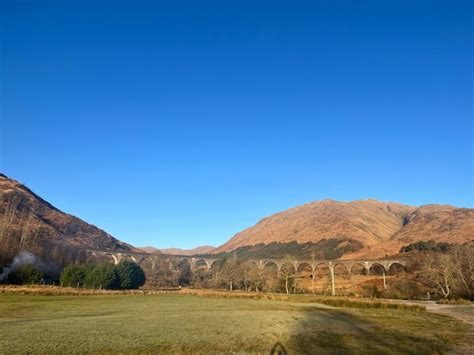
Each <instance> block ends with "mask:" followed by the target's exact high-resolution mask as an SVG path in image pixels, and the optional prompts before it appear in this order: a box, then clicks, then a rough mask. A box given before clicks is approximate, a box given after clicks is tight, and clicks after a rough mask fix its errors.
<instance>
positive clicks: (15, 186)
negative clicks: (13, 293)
mask: <svg viewBox="0 0 474 355" xmlns="http://www.w3.org/2000/svg"><path fill="white" fill-rule="evenodd" d="M23 249H26V250H30V251H33V252H36V253H38V254H40V255H44V254H48V255H51V254H52V253H56V254H57V255H56V258H57V259H60V258H63V259H64V258H67V255H74V254H78V253H83V252H84V250H85V249H100V250H114V251H134V250H136V249H135V248H134V247H133V246H131V245H129V244H126V243H124V242H121V241H120V240H118V239H115V238H114V237H112V236H111V235H109V234H108V233H106V232H105V231H103V230H102V229H99V228H97V227H95V226H93V225H91V224H88V223H86V222H84V221H83V220H81V219H79V218H77V217H74V216H72V215H69V214H66V213H64V212H62V211H60V210H59V209H57V208H56V207H54V206H53V205H51V204H50V203H48V202H47V201H45V200H43V199H42V198H41V197H39V196H38V195H36V194H35V193H34V192H33V191H31V190H30V189H29V188H27V187H26V186H24V185H22V184H20V183H19V182H18V181H15V180H13V179H10V178H8V177H7V176H5V175H3V174H0V252H1V254H0V263H1V262H2V258H3V259H4V258H7V257H6V256H5V255H9V254H12V253H15V252H16V251H17V250H23ZM3 262H5V260H3ZM0 266H1V265H0Z"/></svg>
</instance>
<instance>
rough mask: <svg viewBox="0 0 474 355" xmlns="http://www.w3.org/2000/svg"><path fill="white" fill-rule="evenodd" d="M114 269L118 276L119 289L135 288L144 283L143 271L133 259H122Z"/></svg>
mask: <svg viewBox="0 0 474 355" xmlns="http://www.w3.org/2000/svg"><path fill="white" fill-rule="evenodd" d="M115 269H116V271H117V274H118V276H119V278H120V288H121V289H125V290H130V289H137V288H139V287H140V286H143V285H144V284H145V273H144V272H143V270H142V268H141V267H140V266H138V265H137V264H135V263H134V262H133V261H122V262H120V263H119V264H118V265H117V266H115Z"/></svg>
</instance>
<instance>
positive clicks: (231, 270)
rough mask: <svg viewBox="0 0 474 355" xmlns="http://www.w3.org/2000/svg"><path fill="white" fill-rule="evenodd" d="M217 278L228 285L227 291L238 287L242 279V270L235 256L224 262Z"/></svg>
mask: <svg viewBox="0 0 474 355" xmlns="http://www.w3.org/2000/svg"><path fill="white" fill-rule="evenodd" d="M219 278H220V279H221V280H222V281H223V282H225V283H226V285H228V287H229V290H230V291H233V290H234V288H235V286H238V285H239V283H240V281H241V280H242V279H243V277H242V268H241V267H240V264H239V261H238V260H237V256H236V255H235V254H234V256H233V257H231V258H228V259H226V260H224V263H223V264H222V267H221V269H220V271H219Z"/></svg>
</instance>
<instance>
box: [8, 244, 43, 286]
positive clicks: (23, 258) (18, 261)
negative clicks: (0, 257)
mask: <svg viewBox="0 0 474 355" xmlns="http://www.w3.org/2000/svg"><path fill="white" fill-rule="evenodd" d="M27 264H31V265H34V266H36V267H38V268H39V269H41V265H39V264H40V261H39V260H38V257H37V256H36V255H35V254H33V253H30V252H29V251H21V252H20V253H18V254H17V255H16V256H15V258H14V259H13V261H12V263H11V264H10V265H9V266H6V267H4V268H3V271H2V273H1V274H0V282H2V281H3V280H5V279H6V278H7V277H8V275H10V274H11V273H12V272H15V271H16V270H18V269H19V268H21V267H22V266H23V265H27Z"/></svg>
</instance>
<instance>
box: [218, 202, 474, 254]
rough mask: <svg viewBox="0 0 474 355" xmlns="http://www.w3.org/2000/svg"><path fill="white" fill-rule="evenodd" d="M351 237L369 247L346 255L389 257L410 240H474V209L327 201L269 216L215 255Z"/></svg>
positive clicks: (229, 242)
mask: <svg viewBox="0 0 474 355" xmlns="http://www.w3.org/2000/svg"><path fill="white" fill-rule="evenodd" d="M334 238H336V239H351V240H357V241H359V242H361V243H362V244H363V246H364V247H363V249H362V250H360V251H358V252H356V253H353V254H346V255H344V257H346V258H347V257H368V256H370V257H374V258H378V257H383V256H385V255H386V254H389V255H390V254H392V255H393V254H396V253H398V251H399V249H400V247H401V246H402V245H404V244H408V243H411V242H413V241H418V240H428V239H435V240H439V241H441V240H442V241H448V242H453V243H461V242H465V241H469V240H471V239H473V238H474V210H473V209H466V208H455V207H452V206H440V205H429V206H422V207H419V208H417V207H413V206H407V205H402V204H399V203H392V202H390V203H385V202H380V201H376V200H360V201H353V202H338V201H333V200H323V201H317V202H312V203H308V204H305V205H302V206H298V207H295V208H291V209H289V210H287V211H283V212H280V213H277V214H274V215H272V216H270V217H267V218H264V219H263V220H261V221H260V222H258V223H257V224H256V225H255V226H253V227H250V228H247V229H246V230H244V231H242V232H240V233H237V234H236V235H235V236H234V237H233V238H232V239H230V240H229V241H228V242H227V243H225V244H224V245H222V246H220V247H218V248H216V249H214V250H213V253H218V252H226V251H230V250H234V249H237V248H239V247H244V246H252V245H256V244H260V243H263V244H270V243H272V242H279V243H290V242H292V241H296V242H298V243H307V242H313V243H316V242H319V241H321V240H324V239H326V240H328V239H334Z"/></svg>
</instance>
